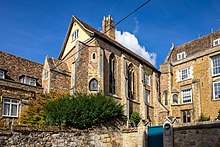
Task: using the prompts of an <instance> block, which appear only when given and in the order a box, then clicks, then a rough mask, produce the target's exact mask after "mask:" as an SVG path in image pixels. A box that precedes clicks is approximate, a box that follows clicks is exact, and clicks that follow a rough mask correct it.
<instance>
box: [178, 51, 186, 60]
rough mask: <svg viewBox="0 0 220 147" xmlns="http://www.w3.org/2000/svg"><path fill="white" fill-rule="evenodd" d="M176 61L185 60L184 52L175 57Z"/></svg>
mask: <svg viewBox="0 0 220 147" xmlns="http://www.w3.org/2000/svg"><path fill="white" fill-rule="evenodd" d="M176 56H177V57H176V58H177V60H182V59H185V58H186V52H181V53H178V54H177V55H176Z"/></svg>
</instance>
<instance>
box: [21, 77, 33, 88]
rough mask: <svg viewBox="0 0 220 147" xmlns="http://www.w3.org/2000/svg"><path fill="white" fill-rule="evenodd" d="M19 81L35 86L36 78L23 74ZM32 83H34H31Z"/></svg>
mask: <svg viewBox="0 0 220 147" xmlns="http://www.w3.org/2000/svg"><path fill="white" fill-rule="evenodd" d="M20 82H21V83H23V84H27V85H31V86H37V80H36V79H34V78H31V77H28V76H23V77H22V78H21V79H20ZM32 83H34V84H32Z"/></svg>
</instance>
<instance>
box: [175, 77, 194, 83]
mask: <svg viewBox="0 0 220 147" xmlns="http://www.w3.org/2000/svg"><path fill="white" fill-rule="evenodd" d="M191 79H192V78H187V79H184V80H178V81H177V82H185V81H187V80H191Z"/></svg>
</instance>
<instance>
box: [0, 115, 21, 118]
mask: <svg viewBox="0 0 220 147" xmlns="http://www.w3.org/2000/svg"><path fill="white" fill-rule="evenodd" d="M2 117H4V118H18V116H8V115H2Z"/></svg>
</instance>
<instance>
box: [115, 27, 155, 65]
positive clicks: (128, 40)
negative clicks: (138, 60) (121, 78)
mask: <svg viewBox="0 0 220 147" xmlns="http://www.w3.org/2000/svg"><path fill="white" fill-rule="evenodd" d="M115 38H116V41H117V42H119V43H121V44H122V45H124V46H125V47H127V48H128V49H130V50H131V51H133V52H134V53H136V54H138V55H139V56H141V57H142V58H144V59H145V60H147V61H149V62H150V63H151V64H153V65H154V66H156V57H157V55H156V53H150V52H148V51H146V49H145V47H144V46H141V45H140V44H139V42H138V39H137V38H136V36H135V35H134V34H131V33H129V32H121V31H118V30H116V31H115Z"/></svg>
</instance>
